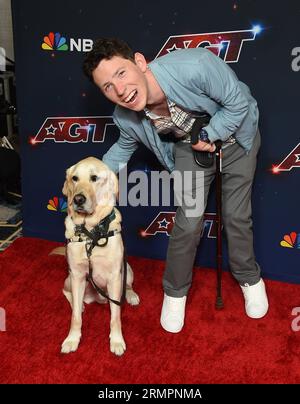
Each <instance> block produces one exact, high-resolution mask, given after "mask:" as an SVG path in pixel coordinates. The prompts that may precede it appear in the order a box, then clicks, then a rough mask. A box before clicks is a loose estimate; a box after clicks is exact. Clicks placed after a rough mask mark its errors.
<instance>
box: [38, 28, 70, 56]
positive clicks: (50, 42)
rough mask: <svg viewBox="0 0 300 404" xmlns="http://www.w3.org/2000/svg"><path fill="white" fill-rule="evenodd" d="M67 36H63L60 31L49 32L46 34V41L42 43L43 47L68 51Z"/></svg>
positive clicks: (50, 49)
mask: <svg viewBox="0 0 300 404" xmlns="http://www.w3.org/2000/svg"><path fill="white" fill-rule="evenodd" d="M66 42H67V41H66V38H65V37H64V36H61V35H60V33H59V32H56V33H54V32H49V34H48V35H46V36H44V42H43V43H42V49H44V50H48V51H52V50H58V51H67V50H68V49H69V47H68V45H67V43H66Z"/></svg>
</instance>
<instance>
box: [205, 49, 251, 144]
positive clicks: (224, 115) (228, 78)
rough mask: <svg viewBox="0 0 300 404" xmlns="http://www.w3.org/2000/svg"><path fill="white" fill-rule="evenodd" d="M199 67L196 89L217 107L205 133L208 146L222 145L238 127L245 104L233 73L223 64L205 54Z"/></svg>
mask: <svg viewBox="0 0 300 404" xmlns="http://www.w3.org/2000/svg"><path fill="white" fill-rule="evenodd" d="M199 63H201V75H200V79H199V81H200V83H199V86H200V89H201V91H203V92H204V94H205V95H207V96H208V97H210V98H211V99H212V100H214V101H215V102H217V103H218V104H219V106H220V108H219V109H218V110H217V112H216V113H215V114H214V115H213V116H212V118H211V120H210V122H209V125H208V126H206V128H205V129H206V131H207V133H208V137H209V139H210V141H211V142H214V141H216V140H218V139H221V140H223V141H224V140H226V139H228V137H229V136H230V135H232V134H233V133H235V132H236V130H237V129H238V128H239V127H240V125H241V124H242V122H243V120H244V119H245V117H246V115H247V113H248V108H249V102H248V99H247V97H246V95H245V94H244V92H243V90H242V87H241V86H240V83H239V81H238V78H237V77H236V75H235V73H234V71H233V70H231V69H230V68H229V66H227V65H226V63H225V62H224V61H223V60H221V59H220V58H219V57H217V56H216V55H214V54H213V53H211V52H210V51H208V52H207V53H206V54H205V55H203V56H202V57H201V59H200V61H199Z"/></svg>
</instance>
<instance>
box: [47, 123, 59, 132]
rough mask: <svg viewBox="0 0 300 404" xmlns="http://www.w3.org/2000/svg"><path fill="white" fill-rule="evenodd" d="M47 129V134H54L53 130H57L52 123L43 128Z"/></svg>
mask: <svg viewBox="0 0 300 404" xmlns="http://www.w3.org/2000/svg"><path fill="white" fill-rule="evenodd" d="M45 129H46V131H47V135H49V134H51V135H54V133H55V131H56V130H57V128H55V127H54V126H53V125H52V123H51V125H50V126H48V128H45Z"/></svg>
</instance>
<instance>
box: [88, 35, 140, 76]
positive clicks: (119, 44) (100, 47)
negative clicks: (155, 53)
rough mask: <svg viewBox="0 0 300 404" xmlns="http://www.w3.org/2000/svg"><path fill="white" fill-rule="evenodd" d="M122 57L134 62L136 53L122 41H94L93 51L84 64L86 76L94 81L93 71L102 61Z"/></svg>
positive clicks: (100, 39)
mask: <svg viewBox="0 0 300 404" xmlns="http://www.w3.org/2000/svg"><path fill="white" fill-rule="evenodd" d="M113 56H121V57H123V58H124V59H129V60H131V61H133V62H134V52H133V50H132V49H131V48H130V46H129V45H128V44H127V43H126V42H124V41H123V40H122V39H118V38H99V39H96V40H95V41H94V44H93V49H92V50H91V51H90V52H89V53H88V54H87V56H86V57H85V59H84V62H83V72H84V74H85V75H86V76H87V77H88V78H89V79H90V80H91V81H93V71H94V70H95V69H96V68H97V66H98V64H99V63H100V62H101V60H102V59H111V58H112V57H113Z"/></svg>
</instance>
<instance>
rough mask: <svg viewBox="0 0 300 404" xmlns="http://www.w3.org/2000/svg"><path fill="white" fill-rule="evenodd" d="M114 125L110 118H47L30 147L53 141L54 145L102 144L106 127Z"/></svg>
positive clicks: (30, 140)
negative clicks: (90, 142) (89, 142)
mask: <svg viewBox="0 0 300 404" xmlns="http://www.w3.org/2000/svg"><path fill="white" fill-rule="evenodd" d="M109 125H114V123H113V119H112V116H93V117H89V116H86V117H66V118H64V117H58V118H54V117H53V118H51V117H48V118H46V120H45V121H44V123H43V124H42V126H41V127H40V129H39V131H38V133H37V135H36V136H34V137H30V138H29V143H30V144H31V145H36V144H37V143H44V142H45V141H53V142H55V143H80V142H83V143H87V142H88V141H92V142H93V143H101V142H104V139H105V134H106V129H107V126H109Z"/></svg>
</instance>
